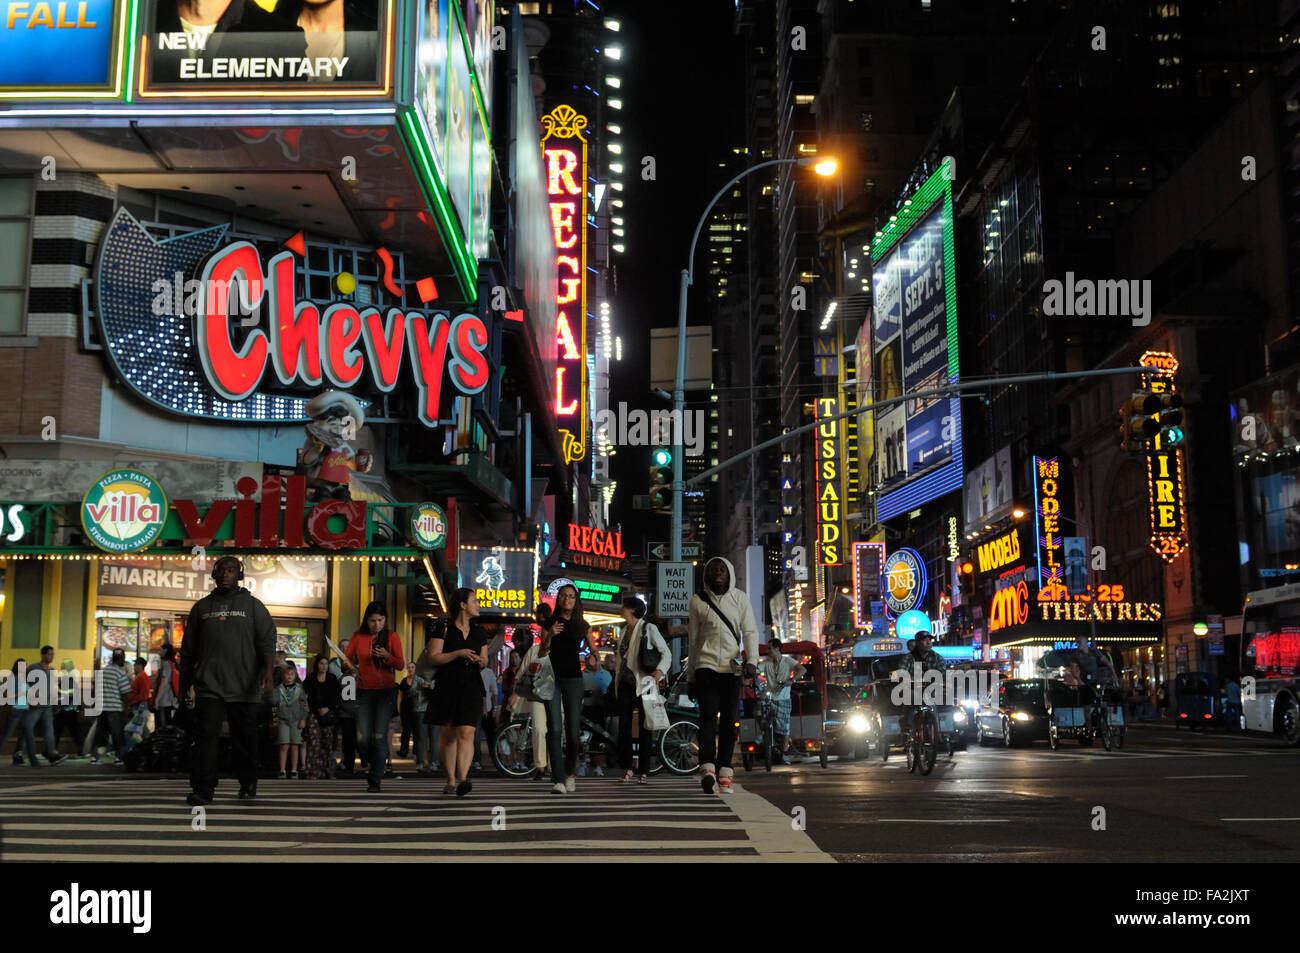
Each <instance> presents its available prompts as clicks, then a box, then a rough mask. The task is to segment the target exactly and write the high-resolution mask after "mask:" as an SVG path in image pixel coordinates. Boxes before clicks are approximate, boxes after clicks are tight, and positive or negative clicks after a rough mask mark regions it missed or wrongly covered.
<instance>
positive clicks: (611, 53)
mask: <svg viewBox="0 0 1300 953" xmlns="http://www.w3.org/2000/svg"><path fill="white" fill-rule="evenodd" d="M605 55H606V56H608V57H609V58H610V59H611V60H621V59H622V58H623V47H621V46H607V47H605Z"/></svg>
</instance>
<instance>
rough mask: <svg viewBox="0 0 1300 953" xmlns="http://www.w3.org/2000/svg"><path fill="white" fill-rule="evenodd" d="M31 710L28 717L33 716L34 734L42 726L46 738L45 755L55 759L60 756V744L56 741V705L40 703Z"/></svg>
mask: <svg viewBox="0 0 1300 953" xmlns="http://www.w3.org/2000/svg"><path fill="white" fill-rule="evenodd" d="M30 711H31V715H29V716H28V717H30V718H31V724H32V732H33V734H34V733H35V731H36V727H37V726H38V725H39V726H40V729H41V736H42V737H43V738H44V740H45V757H46V759H47V760H49V761H53V760H54V759H55V758H57V757H58V756H59V749H58V746H57V745H55V743H54V706H53V705H38V706H36V707H35V708H32V709H30Z"/></svg>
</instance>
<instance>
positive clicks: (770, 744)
mask: <svg viewBox="0 0 1300 953" xmlns="http://www.w3.org/2000/svg"><path fill="white" fill-rule="evenodd" d="M775 747H776V734H775V732H774V731H773V730H772V726H771V725H770V724H769V725H768V726H767V727H766V728H764V729H763V770H764V771H771V770H772V759H773V758H775V757H776V755H775V752H774V751H773V749H774V748H775Z"/></svg>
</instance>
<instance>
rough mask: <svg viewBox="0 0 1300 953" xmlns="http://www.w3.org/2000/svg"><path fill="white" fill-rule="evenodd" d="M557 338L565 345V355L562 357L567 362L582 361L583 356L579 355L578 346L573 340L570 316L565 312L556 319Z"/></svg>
mask: <svg viewBox="0 0 1300 953" xmlns="http://www.w3.org/2000/svg"><path fill="white" fill-rule="evenodd" d="M555 337H556V339H557V340H558V341H559V342H560V343H561V344H563V345H564V353H563V354H562V355H560V356H561V357H562V358H564V360H566V361H580V360H582V355H581V354H579V353H578V345H577V343H576V342H575V341H574V340H573V329H572V328H571V327H569V316H568V315H567V314H565V313H564V312H563V311H561V312H560V316H559V317H558V318H556V319H555Z"/></svg>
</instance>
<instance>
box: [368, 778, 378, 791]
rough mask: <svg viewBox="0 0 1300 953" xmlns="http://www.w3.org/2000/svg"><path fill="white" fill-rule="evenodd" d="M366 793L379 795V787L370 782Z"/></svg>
mask: <svg viewBox="0 0 1300 953" xmlns="http://www.w3.org/2000/svg"><path fill="white" fill-rule="evenodd" d="M366 793H367V794H378V793H379V785H378V784H376V783H375V782H374V781H370V782H368V783H367V784H366Z"/></svg>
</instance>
